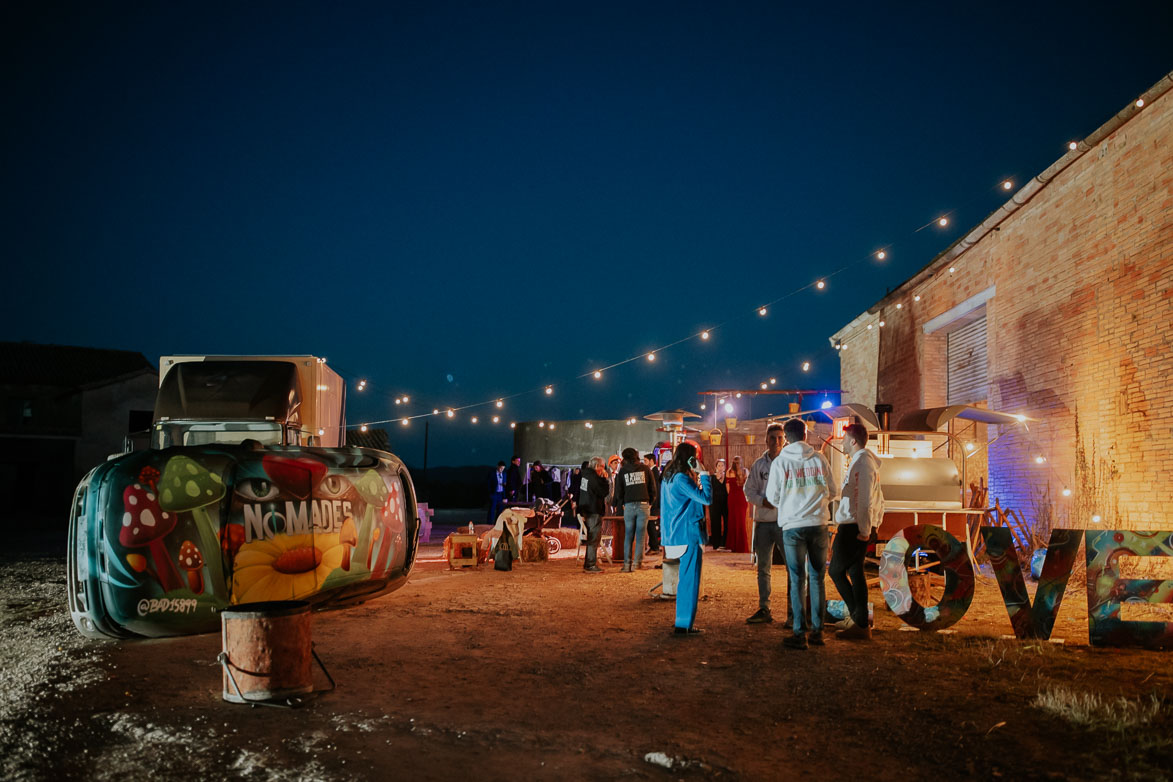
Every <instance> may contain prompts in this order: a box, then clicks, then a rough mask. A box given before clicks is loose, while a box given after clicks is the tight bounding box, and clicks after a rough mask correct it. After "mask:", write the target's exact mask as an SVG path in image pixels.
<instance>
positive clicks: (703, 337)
mask: <svg viewBox="0 0 1173 782" xmlns="http://www.w3.org/2000/svg"><path fill="white" fill-rule="evenodd" d="M708 338H709V332H707V331H702V332H701V339H708Z"/></svg>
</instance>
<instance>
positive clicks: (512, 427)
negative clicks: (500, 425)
mask: <svg viewBox="0 0 1173 782" xmlns="http://www.w3.org/2000/svg"><path fill="white" fill-rule="evenodd" d="M509 428H510V429H516V428H517V422H516V421H510V422H509Z"/></svg>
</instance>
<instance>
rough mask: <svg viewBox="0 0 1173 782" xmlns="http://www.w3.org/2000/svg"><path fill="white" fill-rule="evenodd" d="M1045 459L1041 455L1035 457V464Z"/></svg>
mask: <svg viewBox="0 0 1173 782" xmlns="http://www.w3.org/2000/svg"><path fill="white" fill-rule="evenodd" d="M1045 461H1047V460H1046V459H1045V458H1043V457H1042V456H1036V457H1035V464H1042V463H1043V462H1045Z"/></svg>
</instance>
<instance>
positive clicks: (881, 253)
mask: <svg viewBox="0 0 1173 782" xmlns="http://www.w3.org/2000/svg"><path fill="white" fill-rule="evenodd" d="M887 257H888V253H886V252H884V251H883V250H880V251H879V252H878V253H876V258H877V259H878V260H881V261H882V260H884V259H885V258H887Z"/></svg>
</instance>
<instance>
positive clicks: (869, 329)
mask: <svg viewBox="0 0 1173 782" xmlns="http://www.w3.org/2000/svg"><path fill="white" fill-rule="evenodd" d="M871 330H872V324H870V323H869V324H868V331H871Z"/></svg>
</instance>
